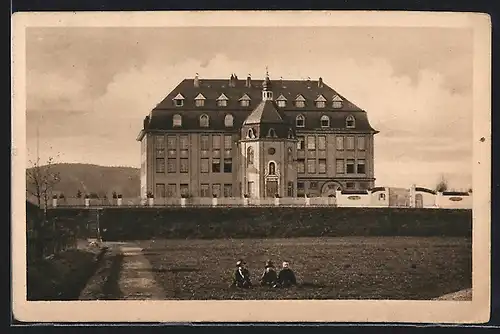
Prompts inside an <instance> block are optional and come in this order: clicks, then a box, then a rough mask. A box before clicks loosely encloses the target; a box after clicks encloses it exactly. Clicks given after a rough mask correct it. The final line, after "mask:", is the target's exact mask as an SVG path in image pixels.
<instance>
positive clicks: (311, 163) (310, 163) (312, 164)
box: [307, 159, 316, 174]
mask: <svg viewBox="0 0 500 334" xmlns="http://www.w3.org/2000/svg"><path fill="white" fill-rule="evenodd" d="M307 173H309V174H314V173H316V159H307Z"/></svg>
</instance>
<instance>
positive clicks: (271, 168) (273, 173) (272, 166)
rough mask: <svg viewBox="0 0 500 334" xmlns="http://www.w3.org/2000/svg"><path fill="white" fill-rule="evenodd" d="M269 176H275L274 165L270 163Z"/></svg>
mask: <svg viewBox="0 0 500 334" xmlns="http://www.w3.org/2000/svg"><path fill="white" fill-rule="evenodd" d="M269 175H276V163H274V162H272V161H271V162H270V163H269Z"/></svg>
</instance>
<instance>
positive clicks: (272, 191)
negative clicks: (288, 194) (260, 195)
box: [266, 180, 278, 197]
mask: <svg viewBox="0 0 500 334" xmlns="http://www.w3.org/2000/svg"><path fill="white" fill-rule="evenodd" d="M277 193H278V181H275V180H267V181H266V197H274V196H275V195H276V194H277Z"/></svg>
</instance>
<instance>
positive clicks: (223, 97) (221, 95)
mask: <svg viewBox="0 0 500 334" xmlns="http://www.w3.org/2000/svg"><path fill="white" fill-rule="evenodd" d="M220 100H229V99H228V98H227V96H226V95H225V94H224V93H222V94H220V96H219V97H218V98H217V101H220Z"/></svg>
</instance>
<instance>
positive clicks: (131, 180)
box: [26, 163, 141, 197]
mask: <svg viewBox="0 0 500 334" xmlns="http://www.w3.org/2000/svg"><path fill="white" fill-rule="evenodd" d="M52 168H53V171H54V172H56V173H59V175H60V177H61V181H60V182H59V183H58V184H57V185H56V186H55V187H54V193H57V194H59V193H63V194H64V195H65V196H66V197H76V194H77V192H78V190H80V191H81V192H82V194H90V193H97V194H100V195H104V194H107V195H108V197H109V196H110V195H111V194H112V193H113V191H116V193H117V194H122V195H123V197H137V196H139V192H140V183H141V182H140V170H139V169H138V168H133V167H108V166H99V165H92V164H77V163H61V164H54V165H53V166H52ZM28 170H30V169H28ZM28 170H27V172H28ZM26 182H28V180H27V181H26ZM29 186H30V185H29V184H27V187H29Z"/></svg>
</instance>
